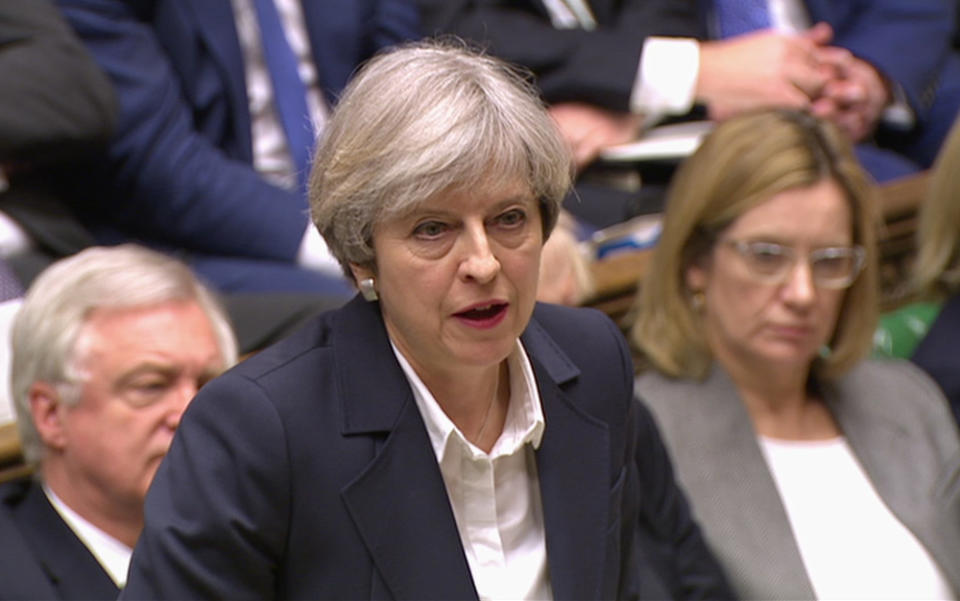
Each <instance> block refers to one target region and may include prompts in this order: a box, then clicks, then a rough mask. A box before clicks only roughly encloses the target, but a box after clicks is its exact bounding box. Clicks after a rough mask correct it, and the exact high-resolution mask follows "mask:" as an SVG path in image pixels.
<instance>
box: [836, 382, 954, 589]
mask: <svg viewBox="0 0 960 601" xmlns="http://www.w3.org/2000/svg"><path fill="white" fill-rule="evenodd" d="M867 377H869V376H867ZM861 379H862V377H861V376H860V374H859V373H858V372H857V371H856V370H854V371H853V372H851V374H849V375H848V376H846V377H845V378H844V379H843V380H841V381H840V382H838V383H837V385H836V388H832V387H825V390H824V396H825V397H826V402H827V404H828V405H829V407H830V411H831V412H832V413H833V415H834V416H835V417H836V419H837V422H839V424H840V428H841V430H842V431H843V433H844V436H845V437H846V439H847V442H848V444H849V445H850V448H851V449H852V450H853V452H854V454H855V455H856V457H857V459H858V460H859V461H860V463H861V464H862V465H863V469H864V471H866V472H867V474H868V475H869V478H870V482H871V484H872V485H873V487H874V488H875V489H876V490H877V493H878V494H879V495H880V498H881V499H882V500H883V502H884V504H886V505H887V507H889V508H890V511H891V512H893V514H894V515H895V516H896V517H897V519H898V520H900V521H901V522H902V523H903V525H904V526H906V527H907V528H908V529H909V530H910V531H911V532H913V534H914V536H916V537H917V538H918V539H919V540H920V541H921V542H922V543H923V546H924V547H926V548H927V550H928V551H929V552H930V553H931V555H933V557H934V558H935V559H936V560H937V564H938V565H939V566H940V568H941V570H943V572H944V574H945V576H947V579H948V580H949V581H950V582H951V583H954V586H956V583H958V582H960V562H958V561H957V559H956V558H957V549H958V543H960V521H958V520H957V519H956V516H957V514H958V509H960V496H955V497H953V498H947V496H948V495H947V494H946V491H945V490H943V487H944V486H949V485H950V484H951V483H950V482H946V481H944V479H945V477H946V476H949V475H948V474H943V473H939V472H938V471H937V470H936V469H931V466H935V465H938V464H937V463H936V462H935V461H932V460H931V458H930V457H929V455H928V452H929V446H928V445H918V444H916V443H915V441H916V437H917V433H916V431H910V430H908V429H907V427H905V425H904V423H900V422H898V421H896V420H891V419H889V418H888V417H887V416H886V414H885V413H884V412H882V411H877V410H876V408H874V407H871V406H870V405H871V404H873V403H875V402H876V398H875V395H873V394H870V393H869V392H867V391H868V390H869V389H870V387H872V386H874V384H872V383H870V382H867V383H864V382H862V381H860V380H861ZM907 423H909V422H907ZM904 474H910V485H909V486H904V483H905V482H906V480H905V478H904ZM954 486H955V484H954ZM951 502H952V503H953V505H952V506H951V505H950V503H951Z"/></svg>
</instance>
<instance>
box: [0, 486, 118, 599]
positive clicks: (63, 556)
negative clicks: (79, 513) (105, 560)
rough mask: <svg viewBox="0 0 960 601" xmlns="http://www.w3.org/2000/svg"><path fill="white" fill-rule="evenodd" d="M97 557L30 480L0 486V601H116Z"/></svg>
mask: <svg viewBox="0 0 960 601" xmlns="http://www.w3.org/2000/svg"><path fill="white" fill-rule="evenodd" d="M119 593H120V591H119V589H117V586H116V585H115V584H114V582H113V580H111V579H110V576H109V575H108V574H107V573H106V571H104V569H103V567H101V566H100V563H99V562H98V561H97V559H96V558H95V557H94V556H93V554H91V553H90V551H89V550H88V549H87V547H86V546H85V545H84V544H83V542H81V541H80V539H79V538H77V536H76V535H75V534H74V533H73V531H72V530H70V527H69V526H67V524H66V523H65V522H64V521H63V519H62V518H61V517H60V514H58V513H57V512H56V510H55V509H54V508H53V506H52V505H50V502H49V501H48V500H47V496H46V495H45V494H44V493H43V489H42V488H41V487H40V486H39V485H38V484H35V483H33V482H31V481H29V480H23V481H19V482H12V483H8V484H4V485H3V486H2V487H0V599H4V600H6V599H11V600H14V599H19V600H24V599H63V600H68V599H100V600H103V599H115V598H116V597H117V595H118V594H119Z"/></svg>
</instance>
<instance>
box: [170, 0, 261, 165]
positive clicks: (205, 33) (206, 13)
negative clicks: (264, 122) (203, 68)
mask: <svg viewBox="0 0 960 601" xmlns="http://www.w3.org/2000/svg"><path fill="white" fill-rule="evenodd" d="M182 4H183V5H185V6H186V7H187V10H188V11H190V12H192V13H193V14H194V17H195V18H196V29H197V33H198V35H200V37H202V38H203V41H204V42H205V43H206V45H207V46H208V47H209V49H210V53H211V54H212V55H213V57H214V59H215V60H216V62H217V67H218V68H219V72H220V76H221V77H222V84H223V85H224V86H225V88H226V92H227V99H228V101H229V102H230V113H231V114H232V115H234V118H233V119H232V123H231V126H232V127H233V131H234V135H235V136H236V139H237V141H238V144H239V147H240V148H243V149H244V152H246V153H247V155H249V156H247V158H250V157H252V156H253V155H252V153H253V142H252V139H251V133H250V107H249V100H248V99H247V83H246V74H245V73H244V64H243V50H242V49H241V47H240V38H239V36H238V35H237V26H236V18H235V17H234V14H233V5H232V3H231V2H230V0H203V1H202V2H197V1H196V0H185V1H184V2H182Z"/></svg>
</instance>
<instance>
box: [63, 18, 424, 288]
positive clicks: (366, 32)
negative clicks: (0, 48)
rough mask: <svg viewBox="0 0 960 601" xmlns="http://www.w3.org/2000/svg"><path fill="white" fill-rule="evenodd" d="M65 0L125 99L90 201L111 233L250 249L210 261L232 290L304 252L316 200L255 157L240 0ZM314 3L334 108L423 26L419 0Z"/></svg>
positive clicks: (318, 54)
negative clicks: (264, 172)
mask: <svg viewBox="0 0 960 601" xmlns="http://www.w3.org/2000/svg"><path fill="white" fill-rule="evenodd" d="M58 2H59V5H60V7H61V8H62V10H63V11H64V14H65V15H66V17H67V20H68V21H69V22H70V24H71V25H72V26H73V27H74V29H75V30H76V31H77V33H78V34H79V36H80V38H81V39H82V40H83V42H84V43H85V44H86V46H87V48H88V49H89V50H90V51H91V52H92V54H93V56H94V58H95V59H96V60H97V62H98V63H99V64H100V66H101V67H102V68H103V69H104V71H106V72H107V74H108V75H109V76H110V78H111V79H112V81H113V84H114V86H115V87H116V90H117V95H118V97H119V100H120V116H119V122H118V125H117V133H116V135H115V136H114V138H113V141H112V143H111V145H110V149H109V151H108V153H107V156H106V158H105V160H104V161H103V163H104V165H103V168H102V171H101V172H99V173H97V174H94V175H95V176H96V178H95V179H94V178H91V179H92V186H93V188H92V190H91V194H90V199H89V204H88V206H86V207H85V209H86V214H87V215H88V216H89V220H90V226H91V228H92V229H94V231H95V232H96V233H97V234H98V235H99V236H100V239H101V240H103V241H118V240H120V239H130V238H135V239H139V240H141V241H143V242H145V243H147V244H149V245H151V246H155V247H160V248H176V249H184V250H186V251H188V252H190V253H192V254H193V255H196V256H211V257H228V258H236V259H237V260H238V261H239V260H240V259H247V260H248V261H247V263H246V264H237V265H232V264H230V263H229V262H227V261H221V262H218V263H216V264H215V265H214V266H212V267H211V268H210V269H209V271H208V272H205V273H204V275H206V276H207V277H208V278H209V279H210V280H211V281H212V282H213V283H214V284H216V285H218V286H220V287H221V288H224V287H227V284H228V283H229V285H230V286H231V288H230V289H234V290H239V289H243V288H244V287H245V286H244V283H243V278H244V277H247V278H253V277H254V276H253V275H251V274H252V273H254V268H256V269H259V270H262V269H264V268H265V263H266V262H273V263H282V264H285V265H289V264H292V263H293V262H294V260H295V258H296V255H297V251H298V248H299V245H300V242H301V240H302V238H303V235H304V232H305V231H306V228H307V223H308V219H307V212H306V209H307V204H306V199H305V198H304V197H303V195H302V194H300V193H299V192H294V191H289V190H285V189H282V188H279V187H277V186H274V185H272V184H270V183H268V182H267V181H266V180H265V179H263V178H262V177H261V176H260V175H259V174H258V173H257V172H256V171H255V170H254V169H253V166H252V163H253V146H252V141H251V132H250V113H249V104H248V98H247V92H246V79H245V73H244V62H243V56H242V51H241V48H240V42H239V38H238V35H237V31H236V26H235V20H234V12H233V7H232V2H231V0H203V1H197V0H58ZM302 8H303V19H304V25H305V27H306V30H307V33H308V35H309V39H310V46H311V51H312V58H313V62H314V65H315V66H316V69H317V76H318V78H319V83H320V88H321V89H322V91H323V93H324V94H325V97H326V100H327V101H328V102H329V104H330V105H331V106H332V105H333V104H334V103H335V101H336V99H337V96H338V94H339V93H340V92H341V91H342V89H343V87H344V86H345V85H346V83H347V80H348V79H349V77H350V75H351V74H352V73H353V72H354V70H355V69H356V68H357V67H358V66H359V65H360V63H362V62H363V61H364V60H366V59H368V58H370V57H371V56H373V55H374V54H375V53H376V52H377V51H378V50H380V49H382V48H384V47H386V46H389V45H391V44H394V43H397V42H400V41H404V40H407V39H411V38H416V37H418V36H419V29H418V27H417V14H416V8H415V7H414V6H413V5H412V4H411V2H410V0H323V1H314V0H304V1H303V2H302ZM255 261H257V262H258V263H255ZM221 272H222V273H221ZM285 276H287V277H290V274H287V273H286V272H285V271H284V272H280V273H264V274H262V277H259V281H258V282H255V283H253V284H250V285H247V286H246V289H259V290H270V289H271V288H270V286H271V284H275V282H277V281H278V280H279V279H280V278H281V277H285ZM274 289H276V288H274Z"/></svg>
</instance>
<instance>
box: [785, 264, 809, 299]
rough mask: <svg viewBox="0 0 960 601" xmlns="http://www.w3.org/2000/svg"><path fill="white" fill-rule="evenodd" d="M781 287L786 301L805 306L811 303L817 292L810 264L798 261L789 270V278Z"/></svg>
mask: <svg viewBox="0 0 960 601" xmlns="http://www.w3.org/2000/svg"><path fill="white" fill-rule="evenodd" d="M783 286H784V290H783V293H784V296H785V298H786V300H787V301H789V302H791V303H794V304H798V305H807V304H809V303H810V302H812V301H813V299H814V297H815V296H816V293H817V290H816V282H815V281H814V279H813V271H812V270H811V269H810V262H809V261H807V260H804V259H802V258H801V259H800V260H798V261H797V262H796V263H795V264H794V265H793V267H792V268H791V270H790V277H789V278H788V279H787V281H786V282H784V284H783Z"/></svg>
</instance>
